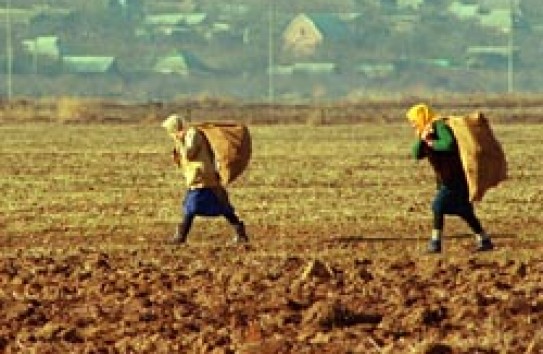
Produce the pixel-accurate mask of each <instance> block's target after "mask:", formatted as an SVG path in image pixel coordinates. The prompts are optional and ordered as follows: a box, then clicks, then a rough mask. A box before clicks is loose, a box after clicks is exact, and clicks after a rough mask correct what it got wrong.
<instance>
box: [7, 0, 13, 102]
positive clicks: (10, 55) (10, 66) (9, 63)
mask: <svg viewBox="0 0 543 354" xmlns="http://www.w3.org/2000/svg"><path fill="white" fill-rule="evenodd" d="M10 12H11V0H7V1H6V53H7V64H6V66H7V67H6V70H7V75H8V80H7V91H8V102H11V99H12V97H13V82H12V80H13V78H12V71H13V46H12V43H11V13H10Z"/></svg>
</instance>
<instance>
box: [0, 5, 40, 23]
mask: <svg viewBox="0 0 543 354" xmlns="http://www.w3.org/2000/svg"><path fill="white" fill-rule="evenodd" d="M7 11H8V10H7V9H6V8H5V7H4V6H2V7H1V8H0V23H6V21H7V15H8V12H7ZM37 15H38V12H36V11H35V10H33V9H18V8H10V9H9V18H10V22H11V23H12V24H29V23H30V22H31V21H32V20H33V19H34V18H35V17H36V16H37Z"/></svg>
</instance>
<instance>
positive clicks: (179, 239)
mask: <svg viewBox="0 0 543 354" xmlns="http://www.w3.org/2000/svg"><path fill="white" fill-rule="evenodd" d="M193 221H194V215H193V214H185V215H183V220H182V221H181V222H180V223H179V224H178V225H177V230H176V233H175V235H174V237H173V240H172V242H173V243H185V242H187V236H188V234H189V232H190V228H191V227H192V222H193Z"/></svg>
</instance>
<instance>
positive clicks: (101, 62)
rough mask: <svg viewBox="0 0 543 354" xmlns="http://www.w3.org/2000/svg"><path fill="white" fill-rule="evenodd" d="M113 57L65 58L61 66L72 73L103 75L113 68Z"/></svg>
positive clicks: (114, 61)
mask: <svg viewBox="0 0 543 354" xmlns="http://www.w3.org/2000/svg"><path fill="white" fill-rule="evenodd" d="M115 63H116V59H115V57H109V56H65V57H63V58H62V65H63V66H64V68H66V69H67V70H68V71H70V72H73V73H105V72H107V71H109V70H111V69H112V68H113V66H114V65H115Z"/></svg>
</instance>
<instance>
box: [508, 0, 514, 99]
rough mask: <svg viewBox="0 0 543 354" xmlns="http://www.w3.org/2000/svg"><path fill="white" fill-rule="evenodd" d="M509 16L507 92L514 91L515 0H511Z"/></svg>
mask: <svg viewBox="0 0 543 354" xmlns="http://www.w3.org/2000/svg"><path fill="white" fill-rule="evenodd" d="M509 16H510V17H511V19H510V22H509V31H508V38H507V49H508V53H507V54H508V56H507V92H508V93H513V91H514V82H513V81H514V78H515V77H514V66H513V64H514V63H513V56H514V50H515V48H514V40H515V39H514V33H513V28H514V27H515V23H514V22H515V21H514V16H513V0H509Z"/></svg>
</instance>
